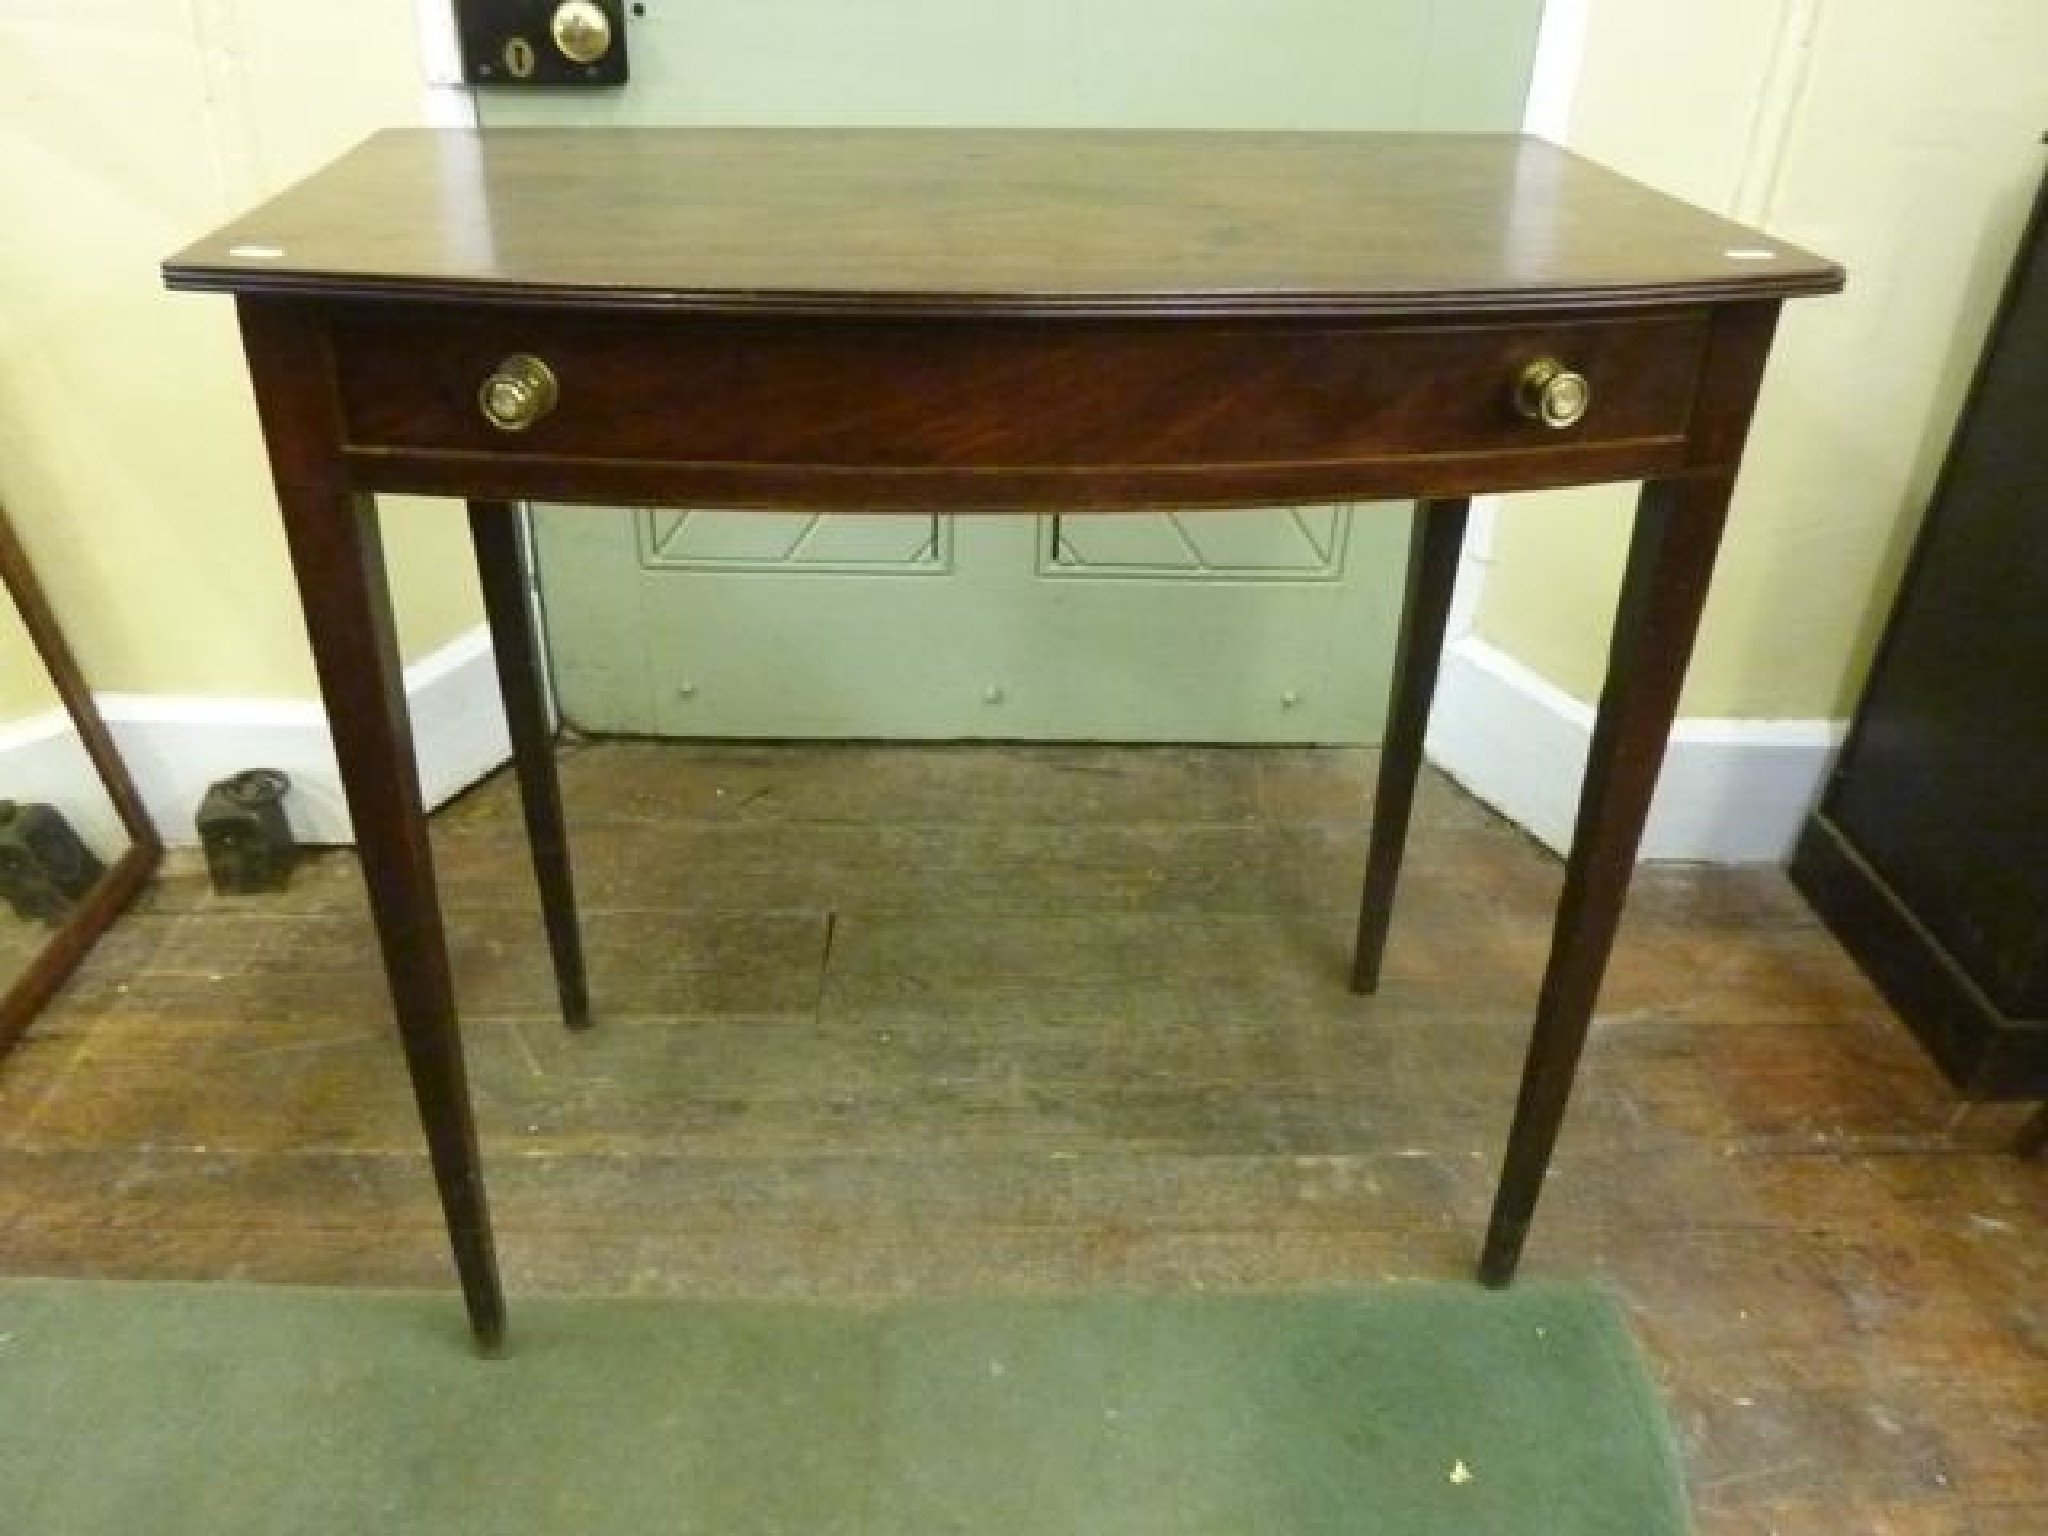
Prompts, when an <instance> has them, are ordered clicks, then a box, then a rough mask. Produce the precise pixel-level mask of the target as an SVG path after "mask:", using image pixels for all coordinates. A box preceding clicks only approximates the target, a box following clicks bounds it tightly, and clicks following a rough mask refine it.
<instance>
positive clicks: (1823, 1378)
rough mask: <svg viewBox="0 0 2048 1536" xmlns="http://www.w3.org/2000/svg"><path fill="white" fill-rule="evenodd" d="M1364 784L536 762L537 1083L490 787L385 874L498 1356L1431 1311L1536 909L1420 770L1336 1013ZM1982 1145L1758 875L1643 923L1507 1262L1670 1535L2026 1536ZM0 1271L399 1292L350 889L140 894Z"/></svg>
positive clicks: (1223, 761) (2047, 1209)
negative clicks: (1536, 1293) (1553, 1316)
mask: <svg viewBox="0 0 2048 1536" xmlns="http://www.w3.org/2000/svg"><path fill="white" fill-rule="evenodd" d="M1368 766H1369V765H1368V761H1367V759H1366V757H1365V756H1364V755H1363V754H1357V753H1336V752H1330V753H1317V752H1263V751H1262V752H1249V751H1206V750H1180V749H1150V750H1142V749H1141V750H1121V749H1081V748H1048V747H1034V748H1016V747H961V748H936V749H934V748H925V749H918V748H881V747H812V748H785V747H759V748H752V747H711V746H681V745H656V744H633V743H614V744H604V745H594V746H593V745H586V746H577V747H572V748H570V749H568V750H567V751H566V753H565V757H564V779H565V787H566V792H567V795H568V799H569V805H570V817H571V824H572V827H573V829H574V842H575V852H576V860H577V869H578V876H579V879H580V882H581V887H582V895H583V901H584V907H585V911H586V932H587V935H588V942H589V947H590V952H591V962H592V973H593V980H594V986H593V990H594V993H595V998H596V1003H597V1008H598V1015H599V1025H598V1027H597V1029H596V1030H594V1031H593V1032H591V1033H590V1034H588V1035H582V1036H575V1037H571V1036H568V1035H566V1034H565V1033H564V1032H563V1031H562V1030H561V1029H560V1027H559V1026H558V1024H557V1023H556V1021H555V1017H554V1014H553V1011H552V1007H551V999H552V992H551V984H550V982H549V979H548V973H547V967H546V961H545V956H544V950H543V946H542V944H541V941H540V934H539V923H538V916H537V909H536V906H535V903H534V900H533V897H532V894H531V882H530V879H529V877H528V874H527V872H526V867H525V864H524V854H523V849H522V845H521V841H520V837H519V833H518V822H517V810H516V803H515V801H514V798H513V795H512V791H511V787H510V785H509V784H508V783H507V782H505V781H504V780H503V779H502V778H500V779H499V780H495V781H493V782H491V783H489V784H487V785H485V786H483V787H481V788H480V789H478V790H476V791H474V792H472V793H471V794H470V795H468V796H467V797H465V798H464V799H463V800H462V801H461V802H459V803H458V804H457V805H455V806H453V807H451V808H450V809H449V810H447V811H446V812H444V813H443V814H442V815H440V816H439V817H438V818H437V819H436V827H435V838H436V850H437V854H438V857H439V860H440V863H441V870H442V880H443V887H444V893H445V896H446V899H447V904H448V907H449V912H450V928H451V942H452V944H453V946H454V949H455V952H456V961H457V969H458V977H459V987H460V993H461V996H462V999H463V1002H464V1005H465V1008H466V1010H467V1029H468V1040H469V1048H470V1057H471V1071H472V1078H473V1086H474V1089H475V1093H476V1097H477V1103H478V1114H479V1118H480V1122H481V1129H482V1135H483V1139H484V1145H485V1156H486V1159H487V1169H488V1172H489V1176H490V1187H491V1193H492V1196H493V1199H494V1203H495V1209H496V1215H497V1221H498V1227H499V1235H500V1244H501V1250H502V1256H503V1262H504V1267H505V1273H506V1278H507V1281H508V1284H509V1286H510V1287H511V1290H512V1295H513V1327H514V1339H515V1343H516V1338H517V1326H518V1297H519V1296H520V1295H521V1294H522V1293H525V1294H532V1293H538V1292H542V1291H574V1292H632V1293H657V1292H658V1293H664V1294H689V1295H702V1296H820V1297H854V1296H887V1295H902V1294H907V1293H913V1292H914V1293H990V1292H1047V1291H1058V1290H1065V1289H1070V1288H1077V1287H1119V1288H1133V1289H1150V1288H1171V1289H1191V1288H1202V1287H1208V1288H1217V1289H1224V1288H1245V1287H1295V1288H1298V1287H1327V1286H1341V1285H1348V1284H1355V1283H1358V1282H1364V1281H1377V1280H1382V1279H1393V1278H1426V1279H1439V1280H1456V1279H1462V1278H1464V1277H1465V1276H1467V1275H1468V1274H1469V1272H1470V1268H1471V1265H1472V1263H1473V1260H1474V1258H1475V1256H1476V1253H1477V1245H1478V1239H1479V1234H1480V1231H1481V1228H1482V1225H1483V1223H1484V1220H1485V1215H1486V1207H1487V1200H1488V1196H1489V1193H1490V1188H1491V1179H1492V1175H1493V1170H1494V1163H1495V1160H1496V1158H1497V1156H1498V1153H1499V1149H1500V1144H1501V1140H1502V1136H1503V1133H1504V1131H1505V1128H1506V1124H1507V1115H1508V1108H1509V1105H1510V1103H1511V1102H1512V1096H1513V1088H1514V1080H1515V1073H1516V1068H1517V1065H1518V1062H1519V1059H1520V1052H1521V1047H1522V1042H1523V1035H1524V1029H1525V1026H1526V1020H1527V1016H1528V1013H1529V1010H1530V1007H1531V1005H1532V1000H1533V997H1534V991H1535V985H1536V979H1537V975H1538V971H1539V968H1540V965H1541V962H1542V958H1543V953H1544V944H1545V940H1546V937H1547V925H1548V919H1549V912H1550V904H1551V902H1552V901H1553V900H1554V898H1555V894H1556V889H1557V884H1558V869H1557V865H1556V863H1555V861H1554V860H1552V859H1551V858H1550V857H1549V856H1547V855H1546V854H1544V853H1543V852H1542V851H1541V850H1539V849H1537V848H1535V847H1534V846H1533V845H1531V844H1530V843H1529V842H1527V841H1526V840H1525V839H1523V838H1522V837H1521V836H1520V835H1518V834H1517V833H1515V832H1514V831H1512V830H1510V829H1508V828H1506V827H1504V826H1503V825H1501V824H1500V823H1498V822H1497V821H1496V820H1494V819H1493V818H1492V817H1491V816H1490V815H1489V814H1487V813H1486V812H1485V811H1484V810H1482V809H1481V808H1479V807H1478V806H1476V805H1474V804H1473V803H1472V802H1470V801H1469V800H1467V799H1465V798H1464V797H1463V796H1462V795H1460V794H1459V793H1458V792H1457V791H1456V790H1454V789H1452V788H1450V787H1448V786H1447V785H1445V784H1444V783H1442V782H1441V781H1438V780H1431V781H1430V782H1429V783H1428V784H1427V785H1426V789H1425V794H1424V796H1423V800H1422V803H1421V807H1420V810H1419V813H1418V825H1417V829H1416V834H1415V837H1414V840H1413V843H1412V845H1411V857H1410V865H1409V874H1408V878H1407V881H1406V884H1405V888H1404V891H1403V895H1402V902H1401V906H1400V909H1399V911H1398V913H1397V916H1396V920H1395V927H1394V936H1393V942H1392V947H1391V949H1390V952H1389V962H1388V979H1387V983H1386V985H1385V988H1384V990H1383V992H1382V994H1381V995H1380V996H1379V997H1378V998H1376V999H1372V1000H1361V999H1357V998H1353V997H1352V996H1351V995H1350V994H1349V993H1348V992H1347V991H1346V990H1345V987H1344V967H1345V961H1346V948H1347V945H1348V942H1349V928H1350V925H1351V923H1352V920H1353V903H1354V901H1355V899H1356V898H1355V892H1356V889H1357V885H1358V880H1359V874H1360V870H1361V868H1362V864H1363V818H1362V806H1363V802H1364V800H1365V798H1366V791H1365V785H1366V783H1367V770H1368ZM2022 1118H2023V1112H2022V1111H2021V1110H2019V1109H2017V1108H2012V1107H1980V1108H1977V1109H1974V1110H1967V1111H1966V1110H1964V1109H1962V1108H1961V1107H1959V1106H1958V1105H1957V1104H1956V1102H1955V1101H1954V1100H1953V1098H1952V1096H1951V1095H1950V1094H1949V1093H1948V1091H1947V1090H1946V1089H1945V1087H1944V1086H1943V1084H1942V1082H1941V1080H1940V1078H1939V1077H1938V1075H1937V1074H1936V1073H1935V1072H1934V1070H1933V1068H1932V1067H1931V1066H1929V1065H1928V1064H1927V1063H1926V1062H1925V1060H1924V1059H1923V1058H1922V1057H1921V1055H1920V1054H1919V1052H1918V1050H1917V1049H1916V1048H1915V1047H1914V1045H1913V1044H1912V1042H1911V1040H1910V1038H1909V1037H1908V1036H1907V1034H1906V1033H1905V1031H1904V1030H1903V1028H1902V1027H1901V1026H1900V1025H1899V1024H1898V1023H1896V1021H1894V1020H1893V1019H1892V1018H1891V1017H1890V1016H1889V1015H1888V1014H1887V1013H1886V1011H1885V1009H1884V1007H1883V1005H1882V1003H1881V1002H1880V1001H1879V1000H1878V998H1877V997H1876V995H1875V994H1874V993H1873V992H1872V991H1871V989H1870V988H1869V987H1868V985H1867V984H1866V983H1865V982H1864V981H1863V980H1862V978H1861V977H1860V976H1859V975H1858V973H1857V972H1856V971H1855V969H1854V968H1853V967H1852V965H1851V964H1850V962H1849V961H1848V960H1847V959H1846V958H1845V957H1844V956H1843V955H1842V953H1841V952H1840V951H1839V950H1838V949H1837V948H1836V947H1835V946H1834V944H1833V943H1832V942H1831V941H1830V940H1829V939H1828V937H1827V936H1826V934H1825V933H1824V932H1823V931H1822V930H1820V929H1819V928H1818V927H1817V926H1816V924H1815V923H1814V921H1813V919H1812V918H1811V917H1810V915H1809V914H1808V913H1807V911H1806V910H1805V908H1804V907H1803V906H1802V904H1801V903H1800V901H1799V900H1798V898H1797V897H1796V895H1795V894H1794V893H1793V892H1792V891H1791V889H1790V887H1789V886H1788V885H1787V884H1786V883H1785V881H1784V880H1783V878H1782V877H1781V876H1780V875H1778V874H1777V873H1776V872H1773V871H1753V870H1752V871H1727V870H1694V869H1683V868H1657V869H1650V870H1646V871H1644V872H1643V874H1642V875H1641V876H1640V877H1639V880H1638V883H1637V890H1636V896H1635V900H1634V902H1633V904H1632V907H1631V914H1630V918H1629V921H1628V923H1627V925H1626V927H1625V929H1624V932H1623V937H1622V940H1621V944H1620V947H1619V949H1618V951H1617V954H1616V957H1615V963H1614V966H1613V969H1612V972H1611V974H1610V980H1609V984H1608V987H1607V991H1606V994H1605V996H1604V998H1603V1001H1602V1012H1601V1017H1600V1020H1599V1022H1598V1025H1597V1027H1596V1032H1595V1036H1594V1039H1593V1042H1592V1045H1591V1047H1590V1050H1589V1053H1588V1059H1587V1063H1586V1069H1585V1071H1584V1074H1583V1076H1582V1078H1581V1084H1580V1091H1579V1096H1578V1100H1577V1102H1576V1105H1575V1108H1574V1112H1573V1115H1572V1117H1571V1119H1570V1121H1569V1123H1568V1126H1567V1130H1566V1134H1565V1138H1564V1141H1563V1144H1562V1146H1561V1147H1560V1150H1559V1155H1558V1159H1557V1163H1556V1165H1555V1171H1554V1174H1553V1177H1552V1181H1551V1184H1550V1187H1549V1190H1548V1193H1547V1194H1546V1197H1545V1201H1544V1205H1543V1208H1542V1210H1541V1212H1540V1214H1539V1219H1538V1222H1537V1228H1536V1234H1535V1237H1534V1240H1533V1242H1532V1244H1531V1247H1530V1250H1529V1255H1528V1259H1527V1262H1526V1265H1525V1269H1524V1273H1525V1275H1529V1276H1543V1275H1553V1276H1587V1275H1591V1276H1597V1277H1599V1278H1601V1279H1602V1280H1604V1281H1605V1282H1606V1283H1608V1284H1610V1285H1611V1286H1612V1287H1614V1288H1615V1290H1616V1291H1617V1292H1618V1293H1619V1294H1620V1295H1621V1296H1622V1297H1623V1298H1624V1299H1625V1301H1626V1302H1627V1304H1628V1306H1629V1308H1630V1309H1631V1312H1632V1315H1633V1317H1634V1320H1635V1323H1636V1326H1637V1328H1638V1330H1639V1332H1640V1334H1641V1336H1642V1337H1643V1339H1644V1340H1645V1342H1646V1344H1647V1346H1648V1347H1649V1349H1650V1351H1651V1354H1652V1356H1653V1358H1654V1360H1655V1362H1656V1365H1657V1368H1658V1370H1659V1372H1660V1374H1661V1376H1662V1378H1663V1380H1664V1382H1665V1384H1666V1387H1667V1390H1668V1393H1669V1399H1670V1402H1671V1405H1672V1409H1673V1413H1674V1416H1675V1418H1676V1420H1677V1422H1678V1424H1679V1426H1680V1431H1681V1434H1682V1436H1683V1439H1684V1442H1685V1445H1686V1450H1687V1455H1688V1461H1689V1466H1690V1477H1691V1483H1692V1488H1693V1495H1694V1500H1695V1503H1696V1505H1697V1507H1698V1510H1699V1527H1700V1531H1701V1533H1702V1536H1736V1533H1742V1536H1763V1533H1766V1532H1776V1533H1778V1536H1821V1533H1826V1536H1842V1533H1883V1536H2022V1533H2024V1536H2039V1533H2040V1532H2043V1531H2048V1165H2044V1163H2043V1162H2040V1161H2036V1162H2032V1163H2028V1162H2022V1161H2019V1160H2017V1159H2014V1158H2012V1157H2010V1156H2009V1155H2007V1154H2006V1152H2005V1151H2004V1147H2005V1143H2006V1141H2007V1139H2008V1138H2009V1137H2010V1135H2011V1133H2012V1132H2013V1130H2014V1129H2015V1128H2016V1127H2017V1125H2018V1124H2019V1123H2020V1120H2021V1119H2022ZM0 1269H4V1270H5V1271H7V1272H12V1273H34V1274H95V1275H118V1276H133V1277H180V1278H208V1277H230V1276H232V1277H238V1278H247V1279H263V1280H275V1281H315V1282H341V1283H361V1284H390V1285H431V1286H442V1285H447V1284H448V1283H449V1277H448V1269H447V1263H446V1259H445V1256H444V1249H443V1246H442V1237H441V1231H440V1225H439V1220H438V1216H437V1212H436V1208H435V1206H434V1203H433V1199H432V1194H431V1188H430V1183H429V1179H428V1176H427V1173H426V1168H425V1162H424V1156H423V1154H422V1152H421V1151H420V1148H419V1145H418V1137H417V1132H416V1129H415V1124H414V1120H413V1115H412V1108H411V1101H410V1097H409V1094H408V1090H407V1087H406V1082H405V1077H404V1073H403V1069H402V1067H401V1065H400V1061H399V1057H398V1053H397V1051H396V1048H395V1045H394V1044H393V1042H392V1040H391V1038H390V1027H389V1024H388V1015H387V1013H386V1008H385V1003H384V998H383V993H382V983H381V980H380V976H379V972H378V969H377V963H376V958H375V950H374V945H373V941H372V938H371V934H370V929H369V925H368V921H367V918H366V916H365V914H364V910H363V904H362V894H361V887H360V883H359V881H358V878H357V875H356V872H355V867H354V863H353V860H352V858H351V857H349V856H347V855H345V854H334V853H328V854H323V855H321V856H318V857H316V858H314V859H312V860H311V861H310V862H309V863H308V864H307V865H306V866H304V867H303V868H301V870H300V871H299V873H298V875H297V877H296V879H295V881H294V883H293V886H292V889H291V890H290V891H289V892H288V893H285V894H283V895H281V896H274V897H264V898H241V899H221V898H217V897H215V896H213V895H212V894H211V893H210V892H209V890H208V888H207V886H206V882H205V876H204V872H203V868H202V867H201V865H200V864H199V862H198V861H197V860H196V859H195V858H193V857H191V856H189V855H187V856H182V857H176V858H174V859H173V860H172V862H171V864H170V866H169V867H168V870H167V873H166V875H165V876H164V878H163V879H162V880H161V881H160V882H159V883H158V885H157V887H156V888H155V889H154V891H153V892H152V893H151V895H150V896H149V898H148V899H147V900H146V902H145V903H144V905H143V906H142V908H141V909H139V910H138V911H137V913H136V914H134V915H133V916H131V917H130V918H129V919H127V920H126V921H125V922H124V923H123V924H122V925H121V927H120V928H119V929H117V930H116V932H115V933H114V935H113V936H111V938H110V939H109V940H108V941H107V942H106V943H105V944H104V945H103V946H102V948H101V949H100V950H99V952H98V953H97V954H96V955H95V956H94V958H93V959H92V960H91V961H90V962H89V964H88V966H87V968H86V970H85V971H84V973H83V974H82V975H81V976H80V977H79V978H78V980H77V981H76V982H75V983H74V984H73V986H72V987H71V989H70V991H69V992H68V993H67V994H66V996H65V997H64V998H63V999H62V1001H61V1002H60V1004H59V1005H58V1006H57V1007H56V1008H55V1009H54V1010H53V1011H52V1012H50V1013H49V1014H48V1015H47V1016H46V1017H45V1018H44V1019H43V1020H42V1021H40V1022H39V1024H38V1025H37V1027H36V1028H35V1029H34V1030H33V1032H32V1033H31V1035H30V1036H29V1038H28V1040H27V1041H26V1042H25V1043H24V1045H23V1046H22V1047H21V1048H20V1049H18V1050H17V1051H16V1052H15V1053H14V1054H13V1055H12V1056H11V1057H9V1058H8V1059H7V1060H5V1061H4V1062H0ZM450 1306H451V1307H453V1306H455V1302H454V1300H453V1298H452V1293H451V1300H450Z"/></svg>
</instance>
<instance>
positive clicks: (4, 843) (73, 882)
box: [0, 800, 107, 928]
mask: <svg viewBox="0 0 2048 1536" xmlns="http://www.w3.org/2000/svg"><path fill="white" fill-rule="evenodd" d="M106 872H107V866H106V865H104V864H102V863H101V862H100V860H99V856H98V855H97V854H95V853H94V852H93V851H92V850H91V849H90V848H88V847H86V846H85V843H84V840H83V839H81V838H80V837H79V835H78V834H77V833H76V832H74V831H73V830H72V829H71V823H70V822H68V821H66V820H65V819H64V813H63V812H62V811H60V810H58V809H57V808H56V807H55V806H53V805H22V804H20V803H18V802H17V801H13V800H0V897H5V898H6V900H7V904H8V905H9V906H11V907H13V908H14V915H15V916H16V917H19V918H23V919H26V920H28V921H30V922H40V923H48V924H49V925H50V926H51V927H53V928H54V927H55V926H57V925H58V924H59V923H61V922H63V921H64V919H65V918H67V917H69V916H70V915H71V910H72V908H73V907H75V906H77V905H78V903H79V902H80V901H82V900H84V898H85V896H86V893H87V892H89V891H90V890H91V889H92V888H93V887H94V886H95V885H97V884H98V883H99V878H100V876H101V875H103V874H105V873H106Z"/></svg>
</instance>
